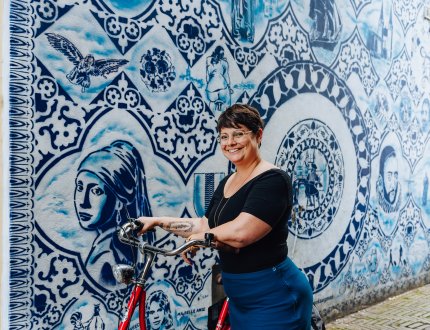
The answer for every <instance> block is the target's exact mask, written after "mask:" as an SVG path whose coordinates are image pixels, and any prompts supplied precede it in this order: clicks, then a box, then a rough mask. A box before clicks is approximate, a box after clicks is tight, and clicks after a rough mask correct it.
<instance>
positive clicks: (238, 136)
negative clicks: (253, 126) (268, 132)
mask: <svg viewBox="0 0 430 330" xmlns="http://www.w3.org/2000/svg"><path fill="white" fill-rule="evenodd" d="M249 133H253V131H252V130H249V131H245V132H244V131H235V132H233V133H231V135H228V134H219V135H218V136H217V138H216V140H217V141H218V143H219V144H220V145H226V144H227V143H228V141H229V140H230V137H232V138H233V141H234V142H239V141H240V140H242V138H243V137H244V136H245V135H247V134H249ZM222 135H224V136H225V137H226V140H225V141H223V140H222V137H221V136H222Z"/></svg>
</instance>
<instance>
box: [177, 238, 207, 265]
mask: <svg viewBox="0 0 430 330" xmlns="http://www.w3.org/2000/svg"><path fill="white" fill-rule="evenodd" d="M204 239H205V233H197V234H192V235H190V236H188V237H187V239H186V241H187V242H189V241H191V240H204ZM198 250H199V247H197V246H192V247H190V248H189V249H188V250H186V251H184V252H182V253H181V257H182V259H184V261H185V262H186V263H187V264H189V265H192V263H193V261H192V260H191V259H192V258H193V257H194V256H195V255H196V253H197V251H198Z"/></svg>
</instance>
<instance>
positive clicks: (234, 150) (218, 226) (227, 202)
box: [139, 104, 312, 330]
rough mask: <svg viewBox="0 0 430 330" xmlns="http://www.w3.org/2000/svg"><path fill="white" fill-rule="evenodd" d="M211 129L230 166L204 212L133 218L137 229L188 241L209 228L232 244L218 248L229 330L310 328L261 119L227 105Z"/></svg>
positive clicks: (280, 180)
mask: <svg viewBox="0 0 430 330" xmlns="http://www.w3.org/2000/svg"><path fill="white" fill-rule="evenodd" d="M218 132H219V138H218V140H219V142H220V145H221V150H222V152H223V154H224V155H225V157H226V158H227V159H228V160H229V161H230V162H232V163H233V164H234V165H235V166H236V169H237V170H236V172H234V173H232V174H230V175H228V176H227V177H225V178H224V179H223V181H221V183H220V185H219V186H218V188H217V189H216V191H215V193H214V195H213V197H212V200H211V203H210V205H209V207H208V209H207V211H206V214H205V216H204V217H202V218H194V219H183V218H170V217H152V218H149V217H141V218H139V220H140V221H141V222H142V223H143V224H144V228H143V229H142V231H141V233H143V232H145V231H146V230H148V229H150V228H153V227H155V226H159V227H161V228H164V229H166V230H168V231H170V232H172V233H175V234H178V235H180V236H182V237H187V239H189V240H191V239H203V238H204V235H205V233H208V232H210V233H213V234H214V235H215V238H216V240H217V241H219V242H221V243H224V244H227V245H230V246H232V247H234V248H236V253H234V252H223V251H220V252H219V253H220V263H221V268H222V278H223V284H224V289H225V292H226V294H227V296H228V297H229V298H230V304H229V307H230V322H231V325H232V329H233V330H239V329H247V330H252V329H271V330H278V329H279V330H281V329H283V330H284V329H289V330H291V329H300V330H303V329H310V322H311V312H312V290H311V288H310V285H309V282H308V280H307V278H306V276H305V275H304V274H303V273H302V272H301V271H300V270H299V269H298V268H297V267H296V266H295V265H294V263H293V262H292V261H291V260H290V259H289V258H288V256H287V253H288V248H287V244H286V240H287V234H288V227H287V221H288V218H289V217H290V215H291V208H292V187H291V180H290V178H289V177H288V175H287V174H286V173H285V172H284V171H282V170H280V169H279V168H277V167H275V166H274V165H273V164H271V163H269V162H267V161H265V160H263V159H262V158H261V155H260V151H259V148H260V145H261V140H262V137H263V122H262V120H261V118H260V115H259V113H258V111H257V110H255V109H254V108H252V107H250V106H248V105H241V104H236V105H233V106H231V107H230V108H228V109H227V110H226V111H225V112H224V113H222V114H221V115H220V117H219V119H218ZM186 258H187V257H186ZM187 260H188V261H189V259H188V258H187Z"/></svg>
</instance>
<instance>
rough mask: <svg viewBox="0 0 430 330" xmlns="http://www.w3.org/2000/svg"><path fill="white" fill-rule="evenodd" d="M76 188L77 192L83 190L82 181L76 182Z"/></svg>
mask: <svg viewBox="0 0 430 330" xmlns="http://www.w3.org/2000/svg"><path fill="white" fill-rule="evenodd" d="M76 190H77V191H79V192H82V191H84V186H83V184H82V183H77V184H76Z"/></svg>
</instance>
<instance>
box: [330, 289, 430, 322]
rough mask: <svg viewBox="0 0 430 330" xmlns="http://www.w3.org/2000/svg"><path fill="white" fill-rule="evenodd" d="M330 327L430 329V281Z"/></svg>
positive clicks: (349, 316)
mask: <svg viewBox="0 0 430 330" xmlns="http://www.w3.org/2000/svg"><path fill="white" fill-rule="evenodd" d="M326 327H327V330H390V329H405V330H410V329H420V330H423V329H426V330H430V284H429V285H426V286H423V287H420V288H417V289H414V290H411V291H408V292H405V293H403V294H401V295H398V296H395V297H391V298H388V299H387V300H385V301H383V302H381V303H379V304H376V305H374V306H371V307H368V308H366V309H363V310H361V311H359V312H357V313H354V314H351V315H348V316H346V317H343V318H341V319H338V320H335V321H333V322H330V323H328V324H327V325H326Z"/></svg>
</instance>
